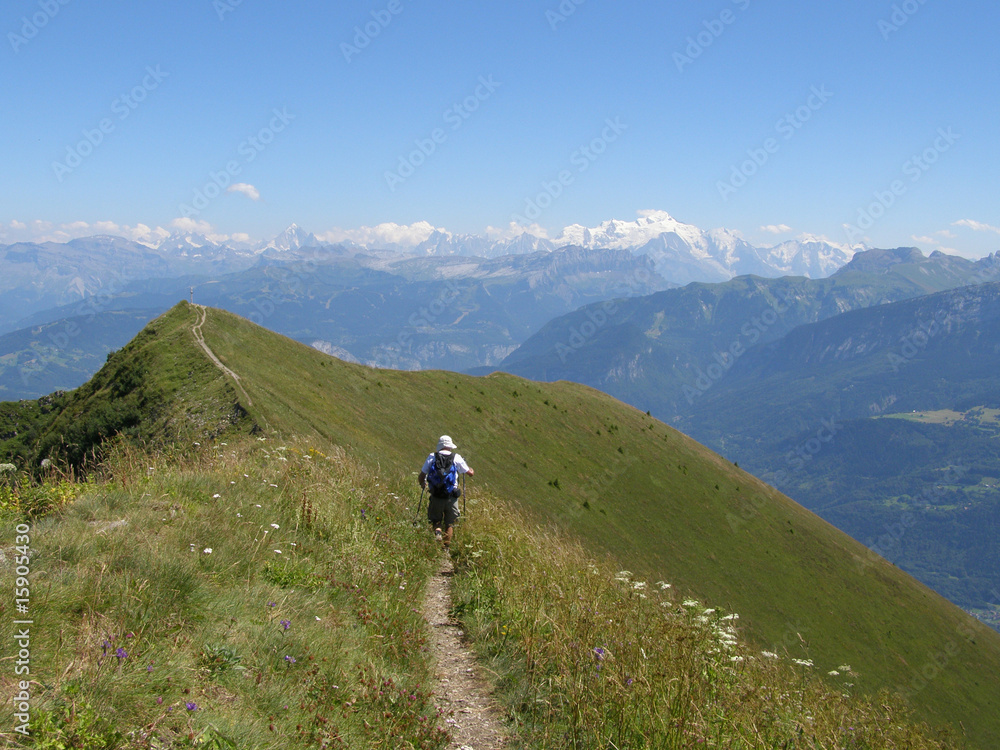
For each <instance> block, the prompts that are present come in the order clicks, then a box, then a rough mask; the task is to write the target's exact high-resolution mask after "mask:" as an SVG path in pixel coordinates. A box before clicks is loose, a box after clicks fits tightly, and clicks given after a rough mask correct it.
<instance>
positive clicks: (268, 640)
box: [0, 438, 447, 750]
mask: <svg viewBox="0 0 1000 750" xmlns="http://www.w3.org/2000/svg"><path fill="white" fill-rule="evenodd" d="M74 494H76V498H75V499H74V500H72V501H71V502H66V501H67V500H68V499H69V498H67V497H63V498H62V500H63V503H62V506H61V508H60V509H59V510H58V512H57V513H53V514H50V515H48V516H46V517H45V518H43V519H42V520H40V521H38V522H37V523H35V524H34V525H33V526H32V531H31V539H32V569H33V570H34V571H35V573H34V578H33V580H34V587H33V592H34V593H33V597H32V604H31V610H30V614H31V618H32V619H33V621H34V623H35V625H33V626H32V628H31V632H32V640H31V653H32V659H31V676H32V678H33V680H34V682H33V683H32V688H31V693H32V696H33V698H32V703H31V706H32V712H33V717H32V724H31V727H30V732H31V737H32V743H31V745H32V746H34V747H42V748H53V749H54V748H66V747H74V748H87V749H93V750H97V748H119V747H129V748H168V747H169V748H182V747H214V748H230V747H232V748H236V747H240V748H250V747H283V748H284V747H328V748H333V747H347V748H350V747H372V748H376V747H378V748H382V747H384V748H394V747H399V746H401V745H400V743H403V744H402V746H405V747H413V748H437V747H441V746H442V744H443V742H444V741H445V740H446V738H447V736H446V732H445V723H444V719H443V717H441V716H439V715H438V714H437V711H436V709H435V707H434V705H433V702H432V700H431V689H432V680H431V672H430V668H431V666H430V664H429V663H428V659H427V652H426V648H425V634H424V623H423V620H422V618H421V616H420V601H421V593H422V589H423V585H424V582H425V581H426V579H427V577H428V575H429V574H430V573H431V572H432V571H434V570H436V568H437V565H436V562H435V560H434V558H435V552H436V550H435V548H434V546H433V544H432V543H431V542H430V541H429V540H428V539H427V538H426V537H425V535H422V534H421V535H418V534H417V531H416V530H415V529H414V528H413V527H412V526H411V525H410V523H409V522H408V521H405V522H401V519H400V517H401V516H402V517H405V516H406V515H407V514H406V513H405V512H403V509H402V507H401V506H402V504H401V502H400V500H399V499H398V495H397V494H396V493H395V492H393V491H392V489H391V488H389V487H388V486H386V485H385V484H382V483H380V482H379V481H378V478H377V477H375V476H373V475H372V474H371V473H370V472H368V471H365V470H363V469H361V468H360V467H358V466H357V465H356V464H354V462H353V461H351V460H350V459H349V458H347V457H346V456H345V455H344V454H343V453H342V452H331V453H330V454H324V453H323V452H321V451H319V450H317V449H316V448H314V447H310V446H305V445H301V444H300V445H296V444H290V445H288V446H284V445H278V444H276V443H274V442H271V441H269V440H262V441H260V442H258V441H257V440H256V439H252V438H251V439H244V440H243V441H242V442H239V443H237V444H235V445H233V446H229V445H227V443H226V442H219V443H215V444H213V445H207V444H206V445H205V446H202V447H194V448H193V449H192V450H190V451H187V452H185V454H182V455H176V456H172V457H171V456H164V455H145V454H140V453H137V452H135V451H131V450H121V451H112V453H111V455H110V456H109V457H108V458H107V460H106V462H105V464H104V475H103V476H102V477H101V478H100V479H98V480H96V481H91V482H90V483H89V484H87V485H84V486H77V488H76V493H74ZM11 619H12V618H7V622H5V623H4V625H3V631H4V636H5V637H6V640H8V641H9V640H10V638H11V637H12V635H13V628H14V627H15V626H13V625H12V624H11V622H10V620H11ZM4 693H5V696H6V697H7V698H8V700H5V701H4V708H3V709H2V710H0V721H2V729H0V732H2V733H3V734H2V736H4V737H5V739H7V740H8V741H9V742H11V744H13V743H14V742H15V741H16V740H18V739H23V738H22V737H20V736H19V735H17V734H15V733H14V731H13V728H14V727H15V726H16V725H17V722H15V721H14V718H13V716H12V712H11V708H12V704H11V701H10V700H9V698H10V697H11V696H12V695H13V689H12V686H11V685H9V684H7V683H6V682H5V687H4ZM8 693H9V694H8Z"/></svg>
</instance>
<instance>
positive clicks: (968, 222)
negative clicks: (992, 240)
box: [951, 219, 1000, 234]
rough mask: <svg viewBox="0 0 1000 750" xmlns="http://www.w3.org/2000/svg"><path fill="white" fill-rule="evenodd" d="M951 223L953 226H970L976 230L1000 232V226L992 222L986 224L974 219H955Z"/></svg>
mask: <svg viewBox="0 0 1000 750" xmlns="http://www.w3.org/2000/svg"><path fill="white" fill-rule="evenodd" d="M951 225H952V226H953V227H968V228H969V229H972V230H974V231H976V232H995V233H996V234H1000V227H994V226H991V225H990V224H984V223H982V222H981V221H975V220H973V219H961V220H959V221H953V222H952V223H951Z"/></svg>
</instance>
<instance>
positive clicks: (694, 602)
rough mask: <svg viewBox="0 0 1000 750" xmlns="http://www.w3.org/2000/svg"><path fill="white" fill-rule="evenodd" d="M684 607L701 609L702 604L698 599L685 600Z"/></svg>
mask: <svg viewBox="0 0 1000 750" xmlns="http://www.w3.org/2000/svg"><path fill="white" fill-rule="evenodd" d="M683 606H685V607H700V606H701V602H699V601H698V600H697V599H685V600H684V605H683Z"/></svg>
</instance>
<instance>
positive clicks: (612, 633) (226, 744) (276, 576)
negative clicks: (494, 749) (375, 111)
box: [0, 437, 958, 750]
mask: <svg viewBox="0 0 1000 750" xmlns="http://www.w3.org/2000/svg"><path fill="white" fill-rule="evenodd" d="M307 446H308V447H307ZM67 485H68V483H66V482H59V483H55V484H53V483H51V482H46V483H45V484H43V485H42V486H41V487H36V488H33V489H32V490H31V491H30V492H27V491H25V488H24V487H21V488H19V492H18V497H17V498H16V499H17V500H19V501H21V500H30V501H31V509H33V510H35V511H38V510H40V507H39V506H38V505H37V500H38V498H39V497H41V496H45V497H48V498H49V500H50V504H49V508H48V513H47V515H45V516H44V517H43V518H41V519H40V520H38V519H36V522H35V523H34V525H33V526H32V529H31V537H32V549H33V553H32V559H31V564H32V568H33V570H34V571H35V574H34V580H35V587H36V590H40V591H43V592H44V593H42V594H41V595H34V596H33V598H32V608H31V611H30V614H31V617H32V619H33V620H34V623H35V625H33V626H32V641H31V647H32V660H31V669H32V672H31V674H32V677H33V678H34V682H33V683H32V687H31V695H32V698H31V711H32V722H31V726H30V733H31V742H30V745H31V746H33V747H37V748H52V749H54V748H67V747H73V748H79V749H81V750H97V749H98V748H101V749H102V750H109V749H111V748H143V749H145V750H153V748H156V749H157V750H163V749H164V748H196V747H202V748H217V749H222V748H236V747H239V748H272V747H273V748H299V747H302V748H307V747H308V748H336V747H350V748H353V747H368V748H426V749H428V750H429V749H431V748H442V747H444V746H445V745H446V744H447V743H448V742H449V736H448V729H449V726H450V724H451V722H454V721H459V722H461V721H462V720H463V716H461V715H459V716H455V717H451V716H445V715H442V714H441V713H439V712H437V711H436V710H435V708H434V705H433V703H432V701H431V690H432V683H431V680H430V675H431V665H430V664H429V663H428V658H427V657H428V653H427V649H426V647H425V638H426V628H427V624H426V623H425V622H423V621H422V619H421V616H420V614H419V613H420V610H421V608H420V600H421V598H422V590H423V587H424V584H425V583H426V581H427V577H428V574H429V573H430V572H431V571H432V570H435V569H436V568H437V561H436V560H435V557H436V555H437V554H440V553H438V552H436V547H435V546H434V545H433V543H432V542H431V540H430V536H429V534H427V533H426V531H424V529H423V528H422V527H420V528H419V529H418V528H416V527H414V526H413V525H412V524H411V519H412V517H413V509H412V505H413V501H414V500H416V497H417V495H416V493H415V492H414V491H413V490H412V489H410V490H409V491H408V492H407V491H406V490H402V489H400V490H398V491H397V488H395V487H394V486H393V483H392V482H391V481H387V480H386V479H385V478H384V477H380V476H378V475H376V474H375V473H373V472H372V471H371V469H370V467H368V468H365V467H361V466H360V465H358V464H357V463H356V462H354V461H353V459H352V458H351V457H350V456H348V455H346V454H344V453H343V452H342V451H339V450H336V449H333V450H330V452H329V453H328V454H324V453H323V451H322V450H320V449H317V448H316V447H314V446H312V445H308V444H307V443H300V442H292V443H289V444H287V445H279V444H278V443H277V442H276V441H272V440H270V439H265V438H252V437H242V438H237V439H236V440H234V441H233V442H232V443H228V442H226V441H222V442H214V443H211V444H205V445H200V446H190V447H189V448H188V449H185V450H182V451H178V452H176V453H175V454H174V455H164V454H162V453H160V454H148V453H144V452H138V451H135V450H134V449H131V448H126V447H122V446H119V447H117V448H115V449H112V450H111V451H109V453H108V455H107V457H106V459H105V462H104V464H103V466H102V473H101V475H100V476H92V477H91V479H90V480H89V481H88V482H87V483H86V484H75V485H69V490H68V491H67ZM57 489H58V490H59V492H56V491H55V490H57ZM502 505H503V501H502V500H500V499H499V498H495V497H490V498H485V497H482V496H480V497H477V498H473V502H472V507H473V508H474V509H475V513H474V516H473V518H472V520H471V523H469V524H467V525H466V526H465V528H463V532H462V542H461V543H459V544H458V545H457V550H456V552H457V567H458V571H459V572H458V575H457V580H458V584H457V586H458V589H459V591H458V593H457V595H456V602H457V604H456V607H455V611H456V613H457V614H459V615H460V616H461V617H462V618H463V620H464V621H465V623H466V625H467V628H468V631H469V632H470V634H471V635H472V637H473V639H474V640H475V642H476V644H477V647H478V648H479V650H480V652H481V655H482V657H483V658H484V660H485V661H486V664H487V667H488V669H487V671H488V672H492V673H493V674H495V675H496V676H497V688H498V694H499V696H500V698H501V700H502V701H503V704H504V707H505V709H506V711H507V713H508V715H509V717H510V718H511V727H510V728H511V732H512V735H513V737H512V743H511V746H512V747H524V748H529V747H530V748H569V747H573V748H581V747H588V748H595V750H596V749H597V748H605V747H608V746H609V745H608V741H611V742H614V743H615V745H616V746H618V747H689V746H691V745H692V744H696V743H705V742H708V743H711V744H712V745H714V746H720V747H748V748H751V747H752V748H765V747H766V748H770V747H775V746H784V747H798V746H800V745H803V746H809V747H826V748H840V747H844V748H848V747H850V748H854V749H858V748H868V749H870V750H884V749H885V748H904V747H905V748H909V749H910V750H929V749H931V748H949V747H957V746H958V745H956V744H954V743H952V742H951V741H949V740H948V739H947V738H946V737H944V736H942V735H941V734H939V733H938V732H935V731H932V730H930V729H929V728H927V727H921V726H916V725H911V724H908V723H907V717H906V712H905V711H904V710H903V708H902V707H901V706H900V705H899V704H898V702H897V701H896V700H894V699H892V698H891V697H889V696H887V695H882V696H879V697H878V699H877V700H876V701H868V700H864V699H859V698H856V697H852V696H851V695H850V693H851V691H852V687H853V685H852V681H853V680H854V679H855V677H854V675H853V674H852V672H851V668H850V667H849V666H846V665H841V666H840V667H839V670H837V671H838V674H837V675H836V679H837V683H838V684H837V685H836V687H834V688H830V687H829V686H826V685H824V684H823V681H822V680H820V679H819V678H818V677H816V676H815V674H814V672H815V670H814V669H813V668H812V666H810V663H809V662H808V661H807V660H800V662H801V663H800V664H795V663H792V662H787V661H785V660H783V659H780V658H779V656H778V655H777V654H761V653H759V652H757V651H755V650H753V649H751V648H749V647H748V646H747V645H746V644H743V643H741V642H740V633H739V628H738V625H739V620H738V618H736V617H735V616H734V615H728V616H724V615H723V614H722V613H721V612H715V611H714V610H711V609H706V608H705V606H704V605H701V604H700V603H696V602H692V601H681V598H680V597H679V596H677V595H676V594H675V592H674V590H673V589H671V588H670V587H668V586H667V585H666V584H665V583H663V582H661V583H660V584H657V585H653V584H650V585H646V584H645V583H643V582H640V581H635V580H632V579H631V578H629V577H627V576H626V574H625V573H622V572H619V573H618V574H617V575H615V574H614V573H612V572H611V571H612V570H613V568H609V567H608V566H607V565H606V564H598V563H595V562H594V561H593V560H592V559H591V558H589V557H588V556H587V554H586V553H585V551H584V550H583V549H582V548H580V547H579V546H578V545H575V544H573V543H571V542H569V541H568V540H567V539H565V538H563V537H560V536H559V535H556V534H553V533H551V532H550V531H547V530H546V529H544V528H538V527H525V526H524V525H523V524H520V523H517V522H516V520H515V519H514V518H512V516H511V514H509V513H505V512H503V510H502ZM19 509H21V510H25V508H23V507H21V508H19ZM10 511H11V507H10V506H9V505H8V506H5V515H6V517H7V518H11V515H10ZM612 576H614V578H612ZM12 634H13V628H12V627H11V625H10V624H9V622H8V623H6V624H5V625H4V626H3V627H2V631H0V635H2V636H3V637H7V638H9V637H11V636H12ZM2 692H3V694H4V698H5V700H4V701H3V706H4V707H3V708H2V709H0V722H2V726H3V727H4V729H3V730H0V736H2V737H3V738H4V739H5V740H7V741H8V745H19V744H20V743H19V742H18V740H20V739H22V738H21V737H19V736H18V735H16V734H15V733H14V732H13V731H7V728H9V727H14V726H16V722H15V720H14V717H13V716H12V712H11V706H12V702H11V700H9V698H10V697H11V696H12V695H13V694H14V689H13V687H12V686H11V685H10V684H8V683H5V684H4V688H3V690H2Z"/></svg>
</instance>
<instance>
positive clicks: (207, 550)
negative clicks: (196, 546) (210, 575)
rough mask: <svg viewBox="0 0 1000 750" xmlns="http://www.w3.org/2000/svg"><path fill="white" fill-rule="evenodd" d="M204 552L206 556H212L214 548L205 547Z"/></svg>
mask: <svg viewBox="0 0 1000 750" xmlns="http://www.w3.org/2000/svg"><path fill="white" fill-rule="evenodd" d="M202 552H204V553H205V554H206V555H211V554H212V548H211V547H205V549H203V550H202Z"/></svg>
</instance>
